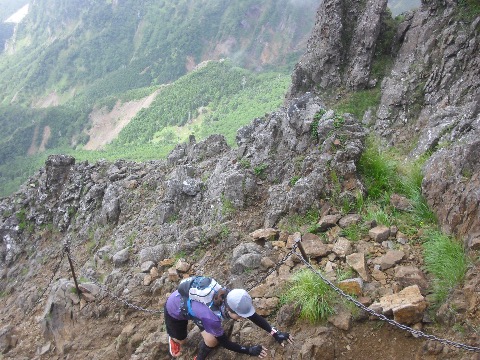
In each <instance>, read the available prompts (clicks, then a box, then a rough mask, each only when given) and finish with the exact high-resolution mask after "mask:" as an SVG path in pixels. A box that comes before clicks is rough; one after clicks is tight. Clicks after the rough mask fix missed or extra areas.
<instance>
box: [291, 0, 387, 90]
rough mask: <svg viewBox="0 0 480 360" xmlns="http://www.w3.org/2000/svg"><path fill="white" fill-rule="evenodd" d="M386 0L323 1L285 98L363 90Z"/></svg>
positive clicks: (367, 85)
mask: <svg viewBox="0 0 480 360" xmlns="http://www.w3.org/2000/svg"><path fill="white" fill-rule="evenodd" d="M386 7H387V1H386V0H375V1H345V0H325V1H323V2H322V4H321V5H320V7H319V9H318V12H317V20H316V23H315V27H314V29H313V32H312V35H311V37H310V39H309V42H308V45H307V51H306V53H305V54H304V55H303V56H302V58H301V59H300V61H299V62H298V64H297V65H296V66H295V69H294V71H293V74H292V85H291V88H290V90H289V94H288V95H287V97H288V98H291V97H295V96H298V95H299V94H301V93H303V92H305V91H313V90H315V89H316V90H328V89H332V88H338V87H341V86H343V87H347V88H349V89H355V90H356V89H365V88H367V87H369V83H370V81H371V80H374V79H371V77H370V74H371V67H372V62H373V58H374V54H375V46H376V41H377V38H378V35H379V33H380V29H381V27H382V16H384V15H385V10H386Z"/></svg>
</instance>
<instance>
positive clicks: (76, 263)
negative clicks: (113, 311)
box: [65, 244, 163, 314]
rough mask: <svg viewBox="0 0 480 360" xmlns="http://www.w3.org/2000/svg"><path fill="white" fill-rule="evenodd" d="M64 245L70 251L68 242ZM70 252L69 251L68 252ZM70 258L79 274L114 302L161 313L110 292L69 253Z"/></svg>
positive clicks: (139, 309) (161, 311) (151, 312)
mask: <svg viewBox="0 0 480 360" xmlns="http://www.w3.org/2000/svg"><path fill="white" fill-rule="evenodd" d="M65 247H66V248H67V249H68V251H70V248H69V244H65ZM70 254H71V252H70ZM71 259H72V262H73V263H74V264H75V266H76V267H77V268H78V269H80V274H81V275H82V276H83V277H85V278H86V279H87V280H89V281H90V282H92V283H93V284H95V285H97V286H98V287H99V288H100V289H101V290H102V291H103V292H104V293H105V294H106V295H107V296H109V297H110V298H112V299H113V300H115V301H116V302H118V303H122V304H123V305H125V306H127V307H129V308H132V309H135V310H137V311H143V312H147V313H150V314H161V313H163V310H152V309H146V308H143V307H141V306H139V305H135V304H133V303H131V302H129V301H127V300H125V299H123V298H121V297H120V296H117V295H115V294H114V293H112V292H111V291H110V290H108V287H107V286H106V285H104V284H101V283H99V282H98V281H97V280H95V279H92V278H91V277H89V276H88V275H87V274H86V273H85V271H84V270H83V268H82V267H81V266H80V265H79V264H78V262H77V261H76V260H75V258H74V257H73V255H71Z"/></svg>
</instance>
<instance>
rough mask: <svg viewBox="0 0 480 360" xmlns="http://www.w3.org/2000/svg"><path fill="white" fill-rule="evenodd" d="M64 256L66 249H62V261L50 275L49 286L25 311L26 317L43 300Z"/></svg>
mask: <svg viewBox="0 0 480 360" xmlns="http://www.w3.org/2000/svg"><path fill="white" fill-rule="evenodd" d="M64 258H65V251H63V250H62V256H61V257H60V261H59V262H58V263H57V265H56V266H55V268H54V269H53V272H52V276H50V280H49V281H48V284H47V286H46V287H45V289H43V291H42V293H41V294H40V296H39V297H38V299H37V300H36V301H35V303H34V304H33V305H32V307H31V308H30V309H29V310H27V311H26V312H25V317H27V316H29V315H31V314H32V313H33V311H34V310H35V308H36V307H37V305H38V304H39V303H40V301H41V300H42V298H43V296H44V295H45V293H46V292H47V290H48V289H49V288H50V285H51V284H52V282H53V279H54V278H55V276H56V275H57V272H58V270H59V269H60V265H61V264H62V261H63V259H64Z"/></svg>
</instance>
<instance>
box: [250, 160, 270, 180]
mask: <svg viewBox="0 0 480 360" xmlns="http://www.w3.org/2000/svg"><path fill="white" fill-rule="evenodd" d="M267 168H268V165H267V164H265V163H263V164H260V165H258V166H255V167H254V168H253V172H254V173H255V175H257V176H258V177H259V178H261V179H264V178H265V177H266V176H265V170H266V169H267Z"/></svg>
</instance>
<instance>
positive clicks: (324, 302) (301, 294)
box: [280, 269, 335, 324]
mask: <svg viewBox="0 0 480 360" xmlns="http://www.w3.org/2000/svg"><path fill="white" fill-rule="evenodd" d="M280 303H281V304H287V303H293V304H294V305H296V306H300V309H301V310H300V318H301V319H304V320H307V321H309V322H310V323H312V324H314V323H318V322H320V321H321V320H326V319H327V318H328V316H330V315H332V314H334V313H335V310H334V304H335V292H334V291H333V290H332V289H331V288H330V287H329V286H328V285H327V284H326V283H325V282H324V281H323V280H322V279H321V278H320V277H319V276H318V275H316V274H315V273H313V272H312V271H311V270H309V269H303V270H300V271H299V272H297V273H295V274H294V275H293V276H292V283H291V284H289V286H288V289H287V290H286V291H285V292H284V293H283V294H282V296H281V297H280Z"/></svg>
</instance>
